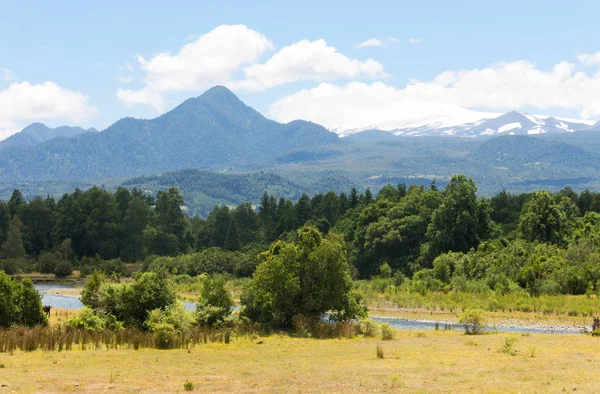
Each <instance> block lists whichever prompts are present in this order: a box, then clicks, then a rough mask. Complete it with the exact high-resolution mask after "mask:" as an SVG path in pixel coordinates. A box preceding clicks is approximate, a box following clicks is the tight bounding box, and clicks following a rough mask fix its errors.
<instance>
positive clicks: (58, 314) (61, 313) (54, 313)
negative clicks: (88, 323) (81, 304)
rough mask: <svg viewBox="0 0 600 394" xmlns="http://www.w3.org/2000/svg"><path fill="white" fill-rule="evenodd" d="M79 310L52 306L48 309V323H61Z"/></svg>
mask: <svg viewBox="0 0 600 394" xmlns="http://www.w3.org/2000/svg"><path fill="white" fill-rule="evenodd" d="M80 312H81V310H79V309H63V308H52V309H51V310H50V319H48V323H49V324H50V325H51V326H58V325H61V324H63V323H64V322H66V321H67V320H69V319H70V318H72V317H74V316H76V315H78V314H79V313H80Z"/></svg>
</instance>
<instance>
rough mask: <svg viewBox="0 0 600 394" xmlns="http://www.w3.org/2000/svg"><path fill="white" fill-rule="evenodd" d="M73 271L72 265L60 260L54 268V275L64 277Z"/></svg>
mask: <svg viewBox="0 0 600 394" xmlns="http://www.w3.org/2000/svg"><path fill="white" fill-rule="evenodd" d="M72 273H73V266H72V265H71V263H70V262H68V261H61V262H59V263H58V264H56V268H54V275H56V276H57V277H59V278H66V277H67V276H69V275H71V274H72Z"/></svg>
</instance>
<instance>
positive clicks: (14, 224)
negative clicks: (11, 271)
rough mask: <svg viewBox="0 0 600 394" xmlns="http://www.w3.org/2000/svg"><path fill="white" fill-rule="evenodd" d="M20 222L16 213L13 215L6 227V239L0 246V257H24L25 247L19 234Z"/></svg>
mask: <svg viewBox="0 0 600 394" xmlns="http://www.w3.org/2000/svg"><path fill="white" fill-rule="evenodd" d="M21 228H22V223H21V219H19V217H18V216H17V215H15V216H13V218H12V220H11V221H10V226H9V227H8V234H7V236H6V240H5V241H4V243H2V246H1V247H0V258H4V259H21V258H23V257H25V247H24V246H23V238H22V236H21Z"/></svg>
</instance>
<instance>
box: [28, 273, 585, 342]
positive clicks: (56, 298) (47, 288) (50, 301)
mask: <svg viewBox="0 0 600 394" xmlns="http://www.w3.org/2000/svg"><path fill="white" fill-rule="evenodd" d="M35 288H36V289H37V290H38V291H39V292H40V294H41V295H42V304H43V305H50V306H51V307H53V308H63V309H83V304H82V303H81V300H80V299H79V297H77V296H73V295H61V294H53V293H52V291H53V290H62V289H69V290H70V289H73V287H72V286H66V285H49V284H36V285H35ZM182 304H183V306H184V307H185V309H186V310H188V311H190V312H193V311H195V310H196V304H194V303H193V302H184V301H182ZM371 319H372V320H373V321H376V322H377V323H388V324H389V325H390V326H392V327H394V328H396V329H398V330H434V329H435V325H436V322H435V321H427V320H415V319H402V318H391V317H371ZM437 323H438V324H439V329H440V330H443V329H444V327H445V324H446V323H445V322H437ZM451 328H452V329H454V330H462V326H460V325H457V324H452V325H451ZM497 330H498V331H502V332H516V333H526V332H528V333H540V334H542V333H543V334H549V333H557V334H558V333H560V334H574V333H578V332H579V331H578V330H577V329H576V328H573V327H570V328H567V327H547V326H539V325H530V326H522V325H512V326H509V325H505V326H504V325H501V326H498V327H497Z"/></svg>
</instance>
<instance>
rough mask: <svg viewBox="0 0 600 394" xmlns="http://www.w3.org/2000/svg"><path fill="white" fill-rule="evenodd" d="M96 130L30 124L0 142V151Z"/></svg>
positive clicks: (28, 146)
mask: <svg viewBox="0 0 600 394" xmlns="http://www.w3.org/2000/svg"><path fill="white" fill-rule="evenodd" d="M95 132H97V130H96V129H94V128H91V129H87V130H86V129H83V128H81V127H70V126H61V127H56V128H54V129H53V128H50V127H48V126H46V125H45V124H42V123H32V124H30V125H29V126H27V127H25V128H24V129H23V130H21V131H19V132H18V133H16V134H13V135H11V136H10V137H8V138H6V139H4V140H2V141H0V150H4V149H8V148H31V147H33V146H36V145H39V144H41V143H42V142H46V141H50V140H52V139H54V138H58V137H66V138H70V137H74V136H76V135H79V134H83V133H95Z"/></svg>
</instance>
